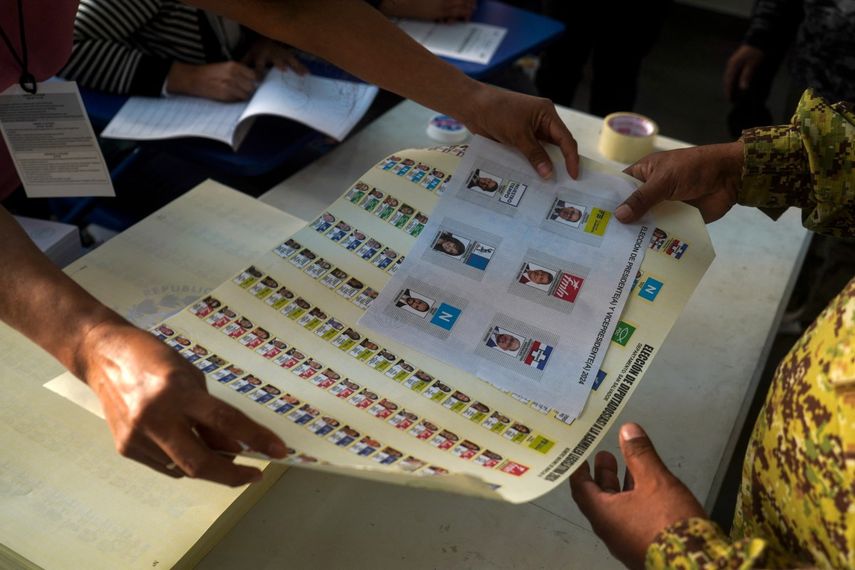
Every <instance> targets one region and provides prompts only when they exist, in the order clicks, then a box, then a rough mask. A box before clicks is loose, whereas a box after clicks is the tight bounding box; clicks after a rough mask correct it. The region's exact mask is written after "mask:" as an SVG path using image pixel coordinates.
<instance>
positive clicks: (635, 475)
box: [570, 424, 707, 568]
mask: <svg viewBox="0 0 855 570" xmlns="http://www.w3.org/2000/svg"><path fill="white" fill-rule="evenodd" d="M620 449H621V453H622V454H623V456H624V459H625V460H626V475H625V477H624V483H623V490H621V485H620V480H619V479H618V466H617V459H615V456H614V455H612V454H611V453H608V452H600V453H598V454H597V456H596V458H595V459H594V477H593V479H592V478H591V473H590V471H589V469H588V463H587V462H585V464H584V465H582V466H581V467H579V469H577V470H576V472H575V473H573V475H571V476H570V490H571V492H572V494H573V500H574V501H576V504H577V505H579V509H580V510H581V511H582V514H583V515H585V517H586V518H587V519H588V521H590V523H591V527H592V528H593V529H594V532H595V533H596V535H597V536H599V537H600V539H601V540H602V541H603V542H604V543H605V544H606V546H607V547H608V549H609V552H611V553H612V555H613V556H614V557H615V558H617V559H618V560H620V561H621V562H622V563H623V564H625V565H626V566H627V567H629V568H643V567H644V559H645V556H646V553H647V548H648V547H649V546H650V544H651V543H652V542H653V540H654V539H655V538H656V535H657V534H659V533H660V532H661V531H662V530H664V529H665V528H667V527H668V526H670V525H672V524H674V523H676V522H678V521H681V520H684V519H688V518H693V517H702V518H706V517H707V516H706V513H704V509H703V507H701V504H700V503H699V502H698V501H697V499H695V497H694V496H693V495H692V492H691V491H689V489H688V488H686V486H685V485H684V484H683V483H682V482H681V481H680V480H679V479H677V478H676V477H675V476H674V475H673V474H672V473H671V472H670V471H668V468H667V467H665V465H664V464H663V463H662V460H661V459H660V458H659V455H657V454H656V450H655V449H654V448H653V444H652V443H651V442H650V439H648V437H647V434H645V433H644V430H642V429H641V426H639V425H637V424H625V425H624V426H623V427H622V428H621V430H620Z"/></svg>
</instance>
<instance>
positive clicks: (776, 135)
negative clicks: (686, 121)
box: [615, 90, 855, 236]
mask: <svg viewBox="0 0 855 570" xmlns="http://www.w3.org/2000/svg"><path fill="white" fill-rule="evenodd" d="M626 172H627V173H628V174H630V175H632V176H634V177H636V178H638V179H639V180H641V181H643V182H644V184H642V185H641V186H640V187H639V188H638V190H636V191H635V192H633V193H632V194H631V195H630V196H629V198H627V199H626V200H625V201H624V203H623V204H621V205H620V206H618V208H617V209H616V210H615V216H616V217H617V218H618V219H619V220H620V221H621V222H624V223H628V222H632V221H635V220H637V219H638V218H639V217H640V216H641V215H643V214H644V213H645V212H646V211H647V210H649V209H650V208H652V207H653V206H655V205H656V204H658V203H659V202H662V201H663V200H681V201H684V202H687V203H689V204H691V205H693V206H695V207H696V208H698V210H700V212H701V214H702V215H703V217H704V220H705V221H706V222H708V223H709V222H712V221H715V220H717V219H719V218H721V217H722V216H723V215H725V214H726V213H727V212H728V211H729V210H730V208H731V207H732V206H733V205H734V204H742V205H743V206H755V207H757V208H760V209H762V210H763V211H764V212H766V213H767V214H768V215H769V216H770V217H772V218H773V219H777V218H778V217H779V216H780V215H781V214H782V213H783V212H784V211H785V210H786V209H787V208H789V207H790V206H795V207H797V208H801V210H802V221H803V223H804V226H805V227H806V228H808V229H810V230H813V231H815V232H818V233H823V234H828V235H833V236H855V111H853V109H852V108H851V107H847V104H844V103H836V104H834V105H830V104H828V103H827V102H826V101H825V100H823V99H822V98H821V97H818V96H817V95H815V94H814V93H813V92H812V91H810V90H808V91H805V93H804V95H803V96H802V100H801V101H800V102H799V106H798V108H797V109H796V113H795V115H794V116H793V121H792V123H791V124H789V125H780V126H775V127H757V128H754V129H748V130H746V131H744V132H743V134H742V138H741V139H740V140H738V141H736V142H733V143H727V144H716V145H705V146H697V147H691V148H684V149H678V150H671V151H667V152H657V153H654V154H650V155H648V156H646V157H644V158H642V159H641V160H639V161H638V162H636V163H635V164H633V165H632V166H630V167H629V168H627V169H626Z"/></svg>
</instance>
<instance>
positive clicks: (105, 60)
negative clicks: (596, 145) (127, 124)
mask: <svg viewBox="0 0 855 570" xmlns="http://www.w3.org/2000/svg"><path fill="white" fill-rule="evenodd" d="M474 7H475V2H474V0H428V1H421V2H416V1H414V0H383V1H381V2H379V3H378V5H377V8H378V9H379V10H380V11H381V12H383V13H384V14H386V15H387V16H395V17H402V18H404V17H406V18H420V19H432V20H452V19H463V18H468V16H469V15H470V14H471V13H472V10H474ZM272 67H276V68H277V69H280V70H283V71H284V70H287V69H291V70H293V71H295V72H296V73H298V74H300V75H304V74H305V73H307V69H306V67H305V66H304V65H303V64H302V63H301V62H300V60H299V59H298V58H297V55H296V54H295V52H294V50H293V49H291V48H289V47H287V46H286V45H284V44H282V43H280V42H277V41H275V40H271V39H270V38H266V37H264V36H260V35H258V34H255V33H253V32H252V31H251V30H249V29H247V28H244V27H242V26H240V25H239V24H237V23H236V22H234V21H233V20H229V19H227V18H222V17H220V16H217V15H215V14H212V13H209V12H205V11H204V10H200V9H198V8H195V7H193V6H189V5H187V4H184V3H183V2H181V1H179V0H146V1H143V2H141V1H139V0H80V7H79V8H78V10H77V17H76V18H75V21H74V47H73V48H72V51H71V57H70V58H69V60H68V63H67V64H66V65H65V67H63V68H62V70H61V71H60V72H59V75H60V77H63V78H64V79H68V80H73V81H77V83H78V84H80V85H81V86H83V87H86V88H89V89H95V90H98V91H105V92H107V93H114V94H118V95H143V96H149V97H157V96H160V95H191V96H195V97H204V98H207V99H213V100H215V101H226V102H229V101H245V100H247V99H249V98H250V97H251V96H252V94H253V92H254V91H255V88H256V83H257V81H259V80H260V79H262V78H263V76H264V73H265V72H266V71H267V69H269V68H272Z"/></svg>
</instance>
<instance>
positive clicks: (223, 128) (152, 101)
mask: <svg viewBox="0 0 855 570" xmlns="http://www.w3.org/2000/svg"><path fill="white" fill-rule="evenodd" d="M376 95H377V87H375V86H373V85H367V84H364V83H356V82H353V81H343V80H339V79H329V78H326V77H319V76H316V75H305V76H300V75H297V74H296V73H294V72H293V71H290V70H289V71H280V70H278V69H271V70H270V71H269V72H268V73H267V75H266V77H265V78H264V81H262V82H261V84H260V85H259V86H258V89H257V90H256V92H255V93H254V94H253V96H252V98H251V99H250V100H249V101H247V102H242V103H221V102H219V101H212V100H210V99H203V98H200V97H188V96H183V95H177V96H170V97H131V98H130V99H128V101H127V102H126V103H125V104H124V106H123V107H122V108H121V110H120V111H119V112H118V113H117V114H116V116H115V117H113V120H112V121H110V124H109V125H107V128H105V129H104V131H103V132H102V133H101V136H102V137H105V138H115V139H130V140H156V139H168V138H177V137H191V136H192V137H205V138H209V139H214V140H217V141H220V142H224V143H226V144H227V145H229V146H231V147H232V148H233V149H235V150H237V149H238V148H240V145H241V143H242V142H243V141H244V139H245V138H246V136H247V134H248V133H249V130H250V128H251V127H252V124H253V122H254V120H255V119H256V118H257V117H260V116H262V115H275V116H279V117H284V118H286V119H291V120H294V121H297V122H300V123H303V124H304V125H306V126H309V127H311V128H313V129H315V130H317V131H320V132H322V133H324V134H326V135H329V136H331V137H333V138H334V139H337V140H342V139H344V138H345V137H346V136H347V135H348V133H350V131H351V130H352V129H353V127H354V126H355V125H356V123H357V122H359V120H360V119H361V118H362V117H363V116H364V115H365V112H366V111H367V110H368V107H369V106H370V105H371V102H372V101H373V100H374V97H375V96H376Z"/></svg>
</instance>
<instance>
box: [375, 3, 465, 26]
mask: <svg viewBox="0 0 855 570" xmlns="http://www.w3.org/2000/svg"><path fill="white" fill-rule="evenodd" d="M477 5H478V3H477V2H476V0H382V1H381V2H380V5H379V6H378V7H377V8H378V9H379V10H380V11H381V12H383V14H385V15H386V16H389V17H390V18H413V19H415V20H439V21H442V22H451V21H456V20H468V19H469V17H470V16H472V12H474V11H475V8H476V6H477Z"/></svg>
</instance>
